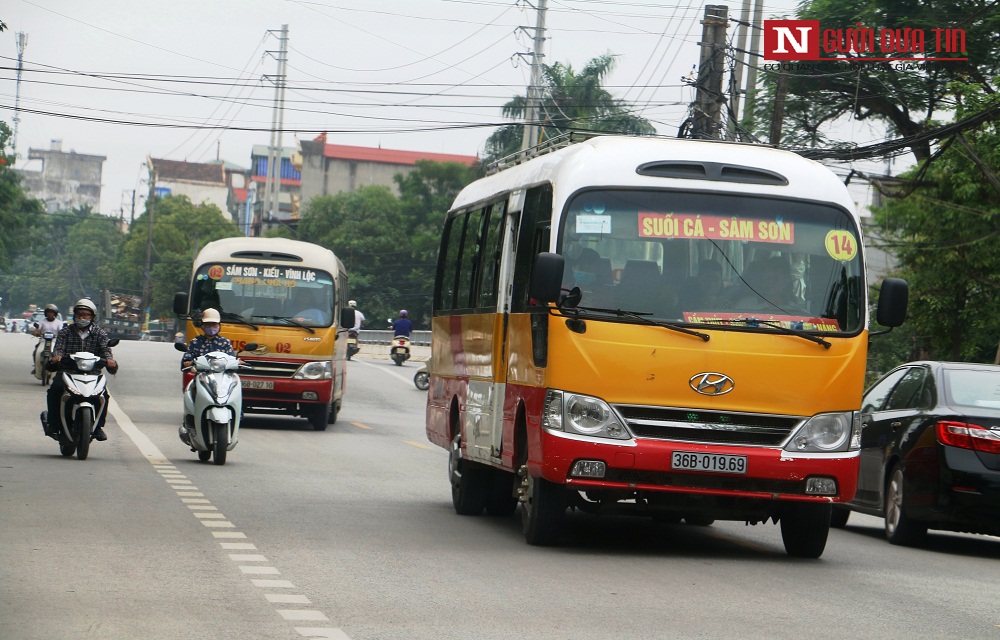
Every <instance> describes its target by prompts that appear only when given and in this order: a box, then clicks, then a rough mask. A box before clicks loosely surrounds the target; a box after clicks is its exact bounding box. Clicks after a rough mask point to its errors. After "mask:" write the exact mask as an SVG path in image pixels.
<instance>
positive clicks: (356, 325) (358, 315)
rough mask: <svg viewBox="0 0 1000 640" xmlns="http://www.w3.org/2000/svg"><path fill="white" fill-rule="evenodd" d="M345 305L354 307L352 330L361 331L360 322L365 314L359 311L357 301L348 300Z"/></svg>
mask: <svg viewBox="0 0 1000 640" xmlns="http://www.w3.org/2000/svg"><path fill="white" fill-rule="evenodd" d="M347 306H348V307H350V308H352V309H354V327H353V329H354V331H361V323H363V322H364V321H365V314H363V313H361V311H360V310H359V309H358V303H357V302H355V301H354V300H348V301H347Z"/></svg>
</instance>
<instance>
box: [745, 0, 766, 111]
mask: <svg viewBox="0 0 1000 640" xmlns="http://www.w3.org/2000/svg"><path fill="white" fill-rule="evenodd" d="M763 13H764V0H754V7H753V27H752V28H751V30H750V58H749V69H747V84H746V91H745V92H744V94H743V115H744V118H749V119H750V124H749V125H748V126H747V129H751V128H752V122H753V117H754V113H753V110H754V102H755V101H756V98H757V65H758V64H760V61H761V60H763V58H761V56H760V41H761V40H762V39H763V37H764V29H763V28H762V26H761V21H762V20H763Z"/></svg>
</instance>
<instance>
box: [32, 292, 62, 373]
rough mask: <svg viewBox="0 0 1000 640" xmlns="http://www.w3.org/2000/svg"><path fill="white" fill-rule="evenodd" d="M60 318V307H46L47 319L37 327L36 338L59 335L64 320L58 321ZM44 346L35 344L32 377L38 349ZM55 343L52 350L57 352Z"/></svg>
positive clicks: (50, 305)
mask: <svg viewBox="0 0 1000 640" xmlns="http://www.w3.org/2000/svg"><path fill="white" fill-rule="evenodd" d="M58 317H59V307H57V306H56V305H54V304H47V305H45V319H44V320H42V321H41V322H39V323H38V325H37V326H36V327H35V332H34V336H35V337H36V338H41V337H42V336H43V335H45V334H46V333H52V334H58V333H59V332H60V331H61V330H62V328H63V323H62V320H57V319H56V318H58ZM41 344H42V341H41V340H39V341H38V342H36V343H35V350H34V351H32V352H31V375H35V355H37V353H38V347H39V345H41ZM55 346H56V345H55V342H53V343H52V349H53V351H54V350H55Z"/></svg>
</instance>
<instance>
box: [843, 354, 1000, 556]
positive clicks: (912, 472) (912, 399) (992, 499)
mask: <svg viewBox="0 0 1000 640" xmlns="http://www.w3.org/2000/svg"><path fill="white" fill-rule="evenodd" d="M861 424H862V431H861V465H860V469H859V472H858V491H857V494H856V495H855V497H854V501H853V502H851V503H850V504H848V505H847V506H838V507H837V508H835V509H834V512H833V520H832V525H833V526H835V527H843V526H844V525H845V524H847V519H848V517H849V516H850V512H851V511H858V512H861V513H867V514H869V515H873V516H878V517H884V518H885V535H886V538H888V539H889V542H891V543H893V544H916V543H919V542H920V541H921V540H922V539H923V538H924V536H925V535H926V534H927V530H928V529H945V530H949V531H962V532H967V533H982V534H990V535H1000V366H993V365H984V364H970V363H961V362H910V363H907V364H904V365H902V366H900V367H897V368H896V369H893V370H892V371H890V372H889V373H887V374H886V375H885V376H883V377H882V379H880V380H879V381H878V382H876V383H875V384H874V385H872V387H871V388H870V389H868V391H866V392H865V395H864V398H863V400H862V407H861Z"/></svg>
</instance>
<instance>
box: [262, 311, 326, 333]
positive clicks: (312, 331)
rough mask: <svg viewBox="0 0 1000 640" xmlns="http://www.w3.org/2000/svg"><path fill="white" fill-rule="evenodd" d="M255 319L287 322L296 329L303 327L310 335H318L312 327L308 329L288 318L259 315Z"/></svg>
mask: <svg viewBox="0 0 1000 640" xmlns="http://www.w3.org/2000/svg"><path fill="white" fill-rule="evenodd" d="M253 317H254V318H265V319H267V320H282V321H284V322H287V323H288V324H293V325H295V326H296V327H302V328H303V329H305V330H306V331H308V332H309V333H316V330H315V329H313V328H312V327H308V326H306V325H304V324H302V323H301V322H298V321H296V320H292V319H291V318H289V317H288V316H258V315H255V316H253Z"/></svg>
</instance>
